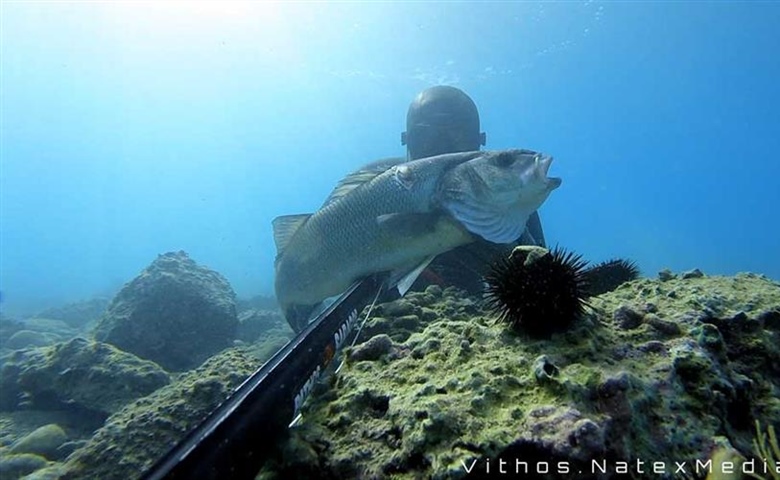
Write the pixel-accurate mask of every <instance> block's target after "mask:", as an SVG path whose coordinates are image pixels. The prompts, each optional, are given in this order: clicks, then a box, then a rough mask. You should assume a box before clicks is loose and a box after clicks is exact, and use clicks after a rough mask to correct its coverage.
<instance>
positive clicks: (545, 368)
mask: <svg viewBox="0 0 780 480" xmlns="http://www.w3.org/2000/svg"><path fill="white" fill-rule="evenodd" d="M531 368H532V370H533V374H534V378H536V381H537V382H539V383H545V382H549V381H550V380H552V379H553V378H554V377H557V376H558V373H559V372H560V369H559V368H558V367H557V366H555V364H554V363H552V362H551V361H550V359H549V358H547V355H540V356H539V357H536V360H534V364H533V367H531Z"/></svg>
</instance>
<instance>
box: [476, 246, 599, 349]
mask: <svg viewBox="0 0 780 480" xmlns="http://www.w3.org/2000/svg"><path fill="white" fill-rule="evenodd" d="M586 265H587V262H586V261H584V260H582V257H581V256H580V255H576V254H574V253H571V252H566V251H565V250H563V249H561V248H557V247H556V248H555V249H553V250H547V249H545V248H541V247H534V246H531V247H529V246H520V247H517V248H515V249H514V250H513V251H512V254H511V255H510V256H509V258H504V257H502V258H501V259H499V260H498V261H496V262H495V263H493V265H492V266H491V268H490V271H489V272H488V273H487V275H486V276H485V282H486V283H487V295H486V297H487V300H488V303H489V305H490V306H491V308H492V309H493V310H494V311H495V312H496V313H497V314H498V315H499V316H500V318H501V320H503V321H506V322H507V323H509V324H510V325H511V326H512V327H513V328H514V329H515V330H517V331H523V332H526V333H527V334H529V335H531V336H534V337H549V336H550V335H552V334H553V333H555V332H561V331H564V330H566V328H568V327H569V325H571V323H572V322H573V321H574V319H575V318H577V317H578V316H579V315H580V314H582V313H583V311H584V308H585V306H586V305H587V303H586V302H585V298H586V297H587V296H588V291H587V285H586V281H585V277H584V276H583V275H582V273H583V270H584V268H585V266H586Z"/></svg>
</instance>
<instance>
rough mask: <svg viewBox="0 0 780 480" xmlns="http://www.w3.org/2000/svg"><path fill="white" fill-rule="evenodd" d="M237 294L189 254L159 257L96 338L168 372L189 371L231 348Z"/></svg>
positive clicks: (122, 296) (120, 298)
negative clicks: (154, 363) (221, 351)
mask: <svg viewBox="0 0 780 480" xmlns="http://www.w3.org/2000/svg"><path fill="white" fill-rule="evenodd" d="M235 297H236V296H235V293H234V292H233V289H232V288H231V287H230V285H229V284H228V282H227V280H225V278H224V277H223V276H222V275H220V274H219V273H217V272H215V271H213V270H209V269H207V268H205V267H202V266H200V265H198V264H196V263H195V262H194V261H193V260H192V259H190V258H189V256H187V254H186V253H185V252H172V253H166V254H164V255H160V256H158V257H157V259H156V260H155V261H154V262H152V264H151V265H150V266H149V267H147V268H146V269H145V270H144V271H143V272H141V274H140V275H139V276H138V277H136V278H135V279H133V280H132V281H131V282H130V283H128V284H127V285H125V286H124V287H123V288H122V290H121V291H120V292H119V293H118V294H117V295H116V297H114V299H113V300H112V301H111V304H110V305H109V307H108V311H107V312H106V313H105V315H104V316H103V317H102V318H101V319H100V321H99V322H98V325H97V327H96V329H95V337H96V338H97V339H98V340H100V341H103V342H107V343H110V344H112V345H115V346H117V347H118V348H121V349H122V350H125V351H127V352H131V353H133V354H135V355H138V356H139V357H141V358H145V359H148V360H152V361H154V362H156V363H158V364H159V365H161V366H162V367H163V368H165V369H168V370H174V371H180V370H187V369H190V368H193V367H196V366H198V365H200V364H201V363H202V362H203V361H204V360H205V359H207V358H208V357H210V356H211V355H213V354H215V353H217V352H219V351H220V350H222V349H224V348H227V347H229V346H230V345H232V342H233V340H234V339H235V338H236V329H237V327H238V318H237V316H236V304H235Z"/></svg>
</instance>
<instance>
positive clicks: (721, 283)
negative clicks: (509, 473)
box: [263, 274, 780, 478]
mask: <svg viewBox="0 0 780 480" xmlns="http://www.w3.org/2000/svg"><path fill="white" fill-rule="evenodd" d="M664 278H665V280H663V281H662V280H653V279H646V278H643V279H638V280H636V281H633V282H629V283H627V284H624V285H623V286H621V287H620V288H618V289H617V290H615V291H614V292H610V293H607V294H604V295H601V296H599V297H594V298H592V299H590V300H589V301H590V303H591V305H592V309H591V310H590V311H589V312H588V313H587V314H586V315H584V316H583V318H581V319H580V320H578V321H577V322H576V323H575V325H574V327H573V328H572V329H571V330H570V331H568V332H565V333H562V334H559V335H554V336H553V337H552V338H550V339H549V340H534V339H531V338H527V337H525V336H522V335H516V334H513V333H511V332H508V331H507V330H506V329H505V328H504V327H503V326H502V325H500V324H498V323H497V322H495V321H494V319H493V318H492V317H491V315H490V314H489V313H487V312H486V311H485V310H484V309H482V307H481V304H480V303H479V301H476V300H474V299H470V298H464V297H462V296H461V295H462V294H460V292H458V291H457V290H454V289H452V288H447V289H444V290H442V289H439V288H438V287H435V288H429V289H427V290H426V291H425V292H420V293H412V294H410V295H408V296H407V297H406V298H404V299H401V300H398V301H396V302H392V303H390V304H385V305H382V306H379V307H378V308H377V310H376V311H377V315H378V317H376V318H374V319H370V320H369V321H368V323H367V327H366V333H367V334H366V335H365V336H364V337H363V338H365V339H366V340H367V339H369V338H370V337H371V336H373V335H379V334H385V335H388V336H389V337H390V338H391V339H393V345H392V347H391V349H390V350H391V353H390V354H388V355H383V356H381V357H379V358H377V359H376V360H374V361H371V360H361V361H356V360H350V361H348V362H347V365H346V366H345V368H344V369H342V371H341V372H340V373H339V377H338V379H337V380H336V381H335V382H334V384H333V387H332V389H331V390H329V391H328V392H327V393H326V394H324V395H321V396H320V397H318V398H314V399H313V401H312V402H311V403H310V404H309V405H307V406H306V408H305V410H304V422H303V423H302V424H301V425H300V426H299V427H297V428H296V429H294V431H293V438H292V439H291V440H290V442H292V443H296V444H298V445H307V446H308V447H307V451H308V454H307V455H305V456H301V457H295V455H287V456H285V458H283V459H280V460H278V461H277V462H276V463H274V464H272V465H269V466H268V467H267V468H266V469H265V470H264V472H263V474H264V475H265V476H268V477H273V476H281V477H288V476H290V475H296V474H301V473H302V472H303V473H305V472H309V474H310V473H311V472H314V471H316V472H318V474H320V475H322V476H325V477H332V478H356V477H367V478H372V477H374V478H378V477H392V478H419V477H431V478H458V477H462V476H463V475H465V470H464V468H463V466H462V465H463V464H462V462H466V463H467V462H469V461H472V460H473V459H477V458H485V457H491V456H496V455H498V454H500V452H501V451H502V450H503V449H504V448H506V447H507V446H508V445H509V444H511V443H512V442H517V441H529V442H535V444H537V445H539V446H540V448H543V449H545V451H548V452H549V453H550V454H551V455H552V454H554V455H558V456H563V457H564V458H572V459H580V460H582V459H587V458H589V457H591V458H592V457H598V456H599V455H601V456H605V455H608V456H610V457H611V458H620V459H625V460H631V459H651V460H655V461H661V462H665V463H666V464H668V465H673V462H675V461H684V460H687V461H694V460H696V459H701V460H706V459H707V458H708V457H709V454H710V452H711V451H712V449H713V448H714V447H713V446H714V445H715V439H716V438H719V436H720V435H722V434H723V432H726V433H727V434H728V435H727V436H728V441H729V442H730V443H731V445H733V446H734V447H735V448H737V449H739V450H740V451H742V452H748V451H749V450H750V447H751V440H752V433H753V432H752V419H753V418H762V419H767V420H765V421H769V422H774V423H780V409H779V408H778V401H777V397H778V395H777V393H778V391H780V372H778V369H780V349H779V348H778V345H780V338H779V337H778V335H780V333H779V332H778V328H776V327H774V326H773V325H774V324H773V323H772V322H773V320H772V319H773V318H774V317H773V315H774V314H773V313H772V312H776V311H777V310H778V307H779V306H780V286H778V284H777V283H775V282H772V281H770V280H768V279H766V278H765V277H762V276H758V275H753V274H739V275H737V276H735V277H707V276H698V275H692V276H690V278H676V277H670V276H665V277H664ZM619 309H628V310H630V311H631V312H635V313H636V315H638V319H639V321H638V322H628V323H624V324H622V325H621V324H620V323H619V322H618V321H616V318H615V312H617V311H618V310H619ZM424 312H434V313H435V316H433V315H431V314H430V313H427V314H424ZM394 314H396V315H398V318H400V319H403V320H402V321H401V322H399V326H400V328H399V329H398V330H396V329H395V327H396V324H395V323H394V322H395V320H396V317H394V316H393V315H394ZM410 316H415V317H416V321H418V322H419V326H418V330H417V331H411V327H412V326H413V325H412V322H411V320H410ZM540 321H543V319H540ZM540 358H543V359H544V360H543V361H540V360H539V359H540ZM540 369H541V370H540ZM562 419H563V420H562ZM583 425H585V426H587V428H585V430H587V431H591V432H597V434H595V433H594V434H592V435H591V437H592V441H591V442H590V444H589V445H590V447H588V448H589V449H586V448H580V449H579V450H577V449H576V448H572V447H570V446H568V447H567V446H566V445H567V444H566V442H564V441H561V440H560V438H567V436H568V437H571V436H573V435H574V436H576V435H577V433H576V432H579V431H580V430H582V429H583V428H584V427H583ZM540 432H546V433H540ZM572 438H573V437H572Z"/></svg>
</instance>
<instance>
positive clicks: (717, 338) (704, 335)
mask: <svg viewBox="0 0 780 480" xmlns="http://www.w3.org/2000/svg"><path fill="white" fill-rule="evenodd" d="M691 334H692V335H693V338H695V339H696V341H697V342H699V345H701V346H702V347H704V348H705V349H707V350H709V351H711V352H714V353H723V352H725V351H726V343H725V342H724V341H723V335H721V334H720V330H718V327H716V326H715V325H712V324H711V323H704V324H702V325H701V326H698V327H696V328H694V329H693V330H691Z"/></svg>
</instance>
